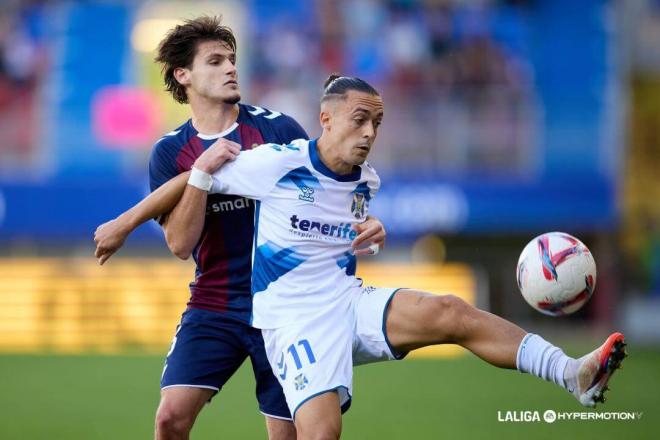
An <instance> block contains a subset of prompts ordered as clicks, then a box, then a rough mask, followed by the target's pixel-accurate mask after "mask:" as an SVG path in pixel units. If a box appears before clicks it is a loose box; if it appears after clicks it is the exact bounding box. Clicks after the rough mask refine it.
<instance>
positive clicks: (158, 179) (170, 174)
mask: <svg viewBox="0 0 660 440" xmlns="http://www.w3.org/2000/svg"><path fill="white" fill-rule="evenodd" d="M178 175H179V169H178V167H177V163H176V152H175V151H174V148H169V146H168V145H167V143H166V142H163V141H162V140H161V141H160V142H158V143H156V145H154V148H153V149H152V150H151V157H150V158H149V186H150V187H151V191H152V192H153V191H155V190H156V189H158V187H159V186H161V185H162V184H164V183H165V182H167V181H168V180H170V179H173V178H174V177H176V176H178Z"/></svg>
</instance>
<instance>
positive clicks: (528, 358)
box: [516, 333, 574, 392]
mask: <svg viewBox="0 0 660 440" xmlns="http://www.w3.org/2000/svg"><path fill="white" fill-rule="evenodd" d="M571 361H573V359H572V358H570V357H568V356H566V355H565V354H564V352H563V351H562V350H561V348H559V347H555V346H554V345H552V344H551V343H549V342H548V341H546V340H545V339H543V338H542V337H540V336H539V335H535V334H533V333H527V335H525V337H524V338H523V340H522V341H521V342H520V347H518V355H517V356H516V367H517V368H518V371H521V372H523V373H529V374H533V375H534V376H537V377H540V378H542V379H545V380H547V381H550V382H554V383H556V384H557V385H559V386H560V387H562V388H565V389H569V385H570V384H568V383H567V380H566V379H565V378H564V372H565V370H566V367H567V366H568V365H569V363H570V364H573V362H571ZM573 388H574V386H573ZM569 391H571V392H572V390H569Z"/></svg>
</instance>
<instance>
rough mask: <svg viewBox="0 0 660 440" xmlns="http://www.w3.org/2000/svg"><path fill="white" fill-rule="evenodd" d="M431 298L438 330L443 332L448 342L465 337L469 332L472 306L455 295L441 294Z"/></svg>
mask: <svg viewBox="0 0 660 440" xmlns="http://www.w3.org/2000/svg"><path fill="white" fill-rule="evenodd" d="M430 300H431V306H430V309H431V311H432V314H433V316H434V319H433V323H434V325H435V326H436V327H438V328H436V330H438V331H440V332H441V333H443V334H444V335H445V339H447V340H448V342H457V341H461V340H462V339H464V338H465V337H466V334H467V333H468V332H469V322H470V320H471V319H472V306H470V305H469V304H468V303H466V302H465V301H463V300H462V299H461V298H459V297H457V296H455V295H439V296H434V297H432V298H430Z"/></svg>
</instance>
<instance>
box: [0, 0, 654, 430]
mask: <svg viewBox="0 0 660 440" xmlns="http://www.w3.org/2000/svg"><path fill="white" fill-rule="evenodd" d="M200 13H206V14H223V16H224V18H225V22H226V23H227V24H228V25H230V26H231V27H232V28H233V29H234V31H235V32H236V34H237V36H238V43H239V48H238V60H239V72H240V82H241V90H242V94H243V102H245V103H249V104H254V105H258V106H263V107H266V108H269V109H274V110H278V111H281V112H285V113H288V114H290V115H292V116H293V117H295V118H296V119H297V120H298V121H300V122H301V124H302V125H303V126H304V127H305V128H306V129H307V131H308V132H309V133H310V135H312V136H314V135H316V134H317V133H318V128H317V122H316V114H317V113H316V111H317V102H318V97H319V94H320V92H321V89H320V87H321V84H322V82H323V80H324V79H325V77H326V76H327V75H328V74H329V73H331V72H334V71H338V72H342V73H346V74H351V75H356V76H361V77H363V78H365V79H368V80H369V81H371V82H373V83H375V84H376V85H377V87H378V88H379V89H380V90H381V91H382V93H383V96H384V99H385V102H386V107H387V109H386V118H385V123H384V125H383V127H382V130H381V133H380V136H379V139H378V141H377V143H376V149H375V150H374V152H373V153H372V158H371V162H372V164H373V165H374V166H375V167H376V168H377V169H378V170H379V172H380V173H381V176H382V178H383V187H382V192H381V194H380V195H379V197H378V200H377V201H376V203H374V205H373V213H374V214H375V215H377V216H379V217H380V218H381V219H382V220H383V222H384V223H385V224H386V226H387V228H388V246H387V250H386V252H383V253H381V255H379V256H378V257H377V258H375V259H371V260H369V261H368V262H365V263H363V264H362V267H361V268H360V269H359V271H360V272H361V273H362V275H363V276H365V277H366V278H367V280H370V281H372V282H373V283H376V284H380V285H397V284H400V285H409V286H411V287H412V286H414V287H421V288H428V289H431V290H436V291H439V292H455V293H458V294H460V295H461V296H463V297H464V298H466V299H467V300H469V301H471V302H473V303H476V304H478V305H479V306H481V307H483V308H486V309H488V310H491V311H493V312H494V313H497V314H500V315H502V316H505V317H507V318H509V319H511V320H514V321H515V322H517V323H519V324H521V325H522V326H524V327H525V328H527V329H529V330H530V331H535V332H541V333H543V334H544V335H546V337H547V338H548V339H550V340H551V341H553V342H556V343H559V344H563V345H565V346H566V347H567V351H568V353H570V354H573V355H578V354H580V353H581V352H583V351H586V350H589V349H590V347H592V346H593V345H594V344H596V343H597V342H598V341H600V340H601V339H602V338H603V337H604V336H606V334H607V333H608V332H610V331H612V330H614V329H621V330H623V331H625V332H626V334H627V336H628V339H629V343H630V348H629V352H630V353H631V357H630V358H629V359H628V361H627V363H626V369H624V370H623V372H622V373H621V374H620V375H618V376H616V377H615V379H614V380H613V387H612V388H613V389H614V392H612V394H611V396H610V401H609V402H608V404H607V405H606V406H604V407H603V408H602V409H599V411H601V410H607V411H635V412H643V413H644V416H643V418H642V420H640V421H633V422H630V421H629V422H613V421H609V422H606V421H600V422H585V421H583V422H566V421H563V422H557V423H555V424H553V425H548V424H545V423H544V422H539V423H500V422H498V421H497V411H507V410H539V411H541V412H542V411H544V410H546V409H554V410H557V411H562V410H563V411H581V408H580V407H579V406H578V405H577V403H575V402H574V401H573V400H572V399H571V398H570V397H569V396H567V395H565V393H564V392H562V391H560V390H556V389H555V388H554V387H553V386H551V385H549V384H546V383H539V381H538V380H535V379H533V378H529V377H526V376H521V375H519V374H517V373H515V372H510V371H499V370H495V369H492V368H489V367H487V366H485V365H483V364H482V363H481V362H479V361H478V360H476V359H475V358H474V357H473V356H472V355H469V354H466V353H464V352H462V351H461V350H460V349H457V348H455V347H446V348H444V349H442V350H433V349H432V350H426V351H425V352H423V353H419V354H418V355H417V356H415V357H413V358H412V359H409V360H406V361H404V362H401V363H396V364H389V365H375V366H367V367H361V368H360V369H358V370H357V371H356V379H355V402H354V405H353V408H352V409H351V411H350V412H349V413H348V415H347V416H346V417H345V429H344V433H345V438H349V439H350V438H402V437H408V438H440V437H445V438H455V437H462V438H511V437H513V438H519V437H523V436H533V437H535V438H556V436H558V435H564V436H569V437H575V438H577V437H580V438H594V437H598V438H611V437H615V436H616V437H621V436H624V435H625V436H628V437H630V438H657V432H658V429H659V428H660V422H658V411H660V398H659V397H658V392H660V319H658V318H657V317H658V315H660V173H659V172H658V171H659V170H660V1H658V0H630V1H625V2H624V1H605V0H581V1H569V0H500V1H495V0H354V1H348V0H337V1H331V0H327V1H326V0H247V1H239V0H226V1H207V2H201V1H200V2H192V1H146V2H145V1H128V0H126V1H121V0H104V1H101V0H88V1H58V0H53V1H19V0H3V1H2V3H1V4H0V133H1V135H0V389H1V390H2V391H0V438H8V439H9V438H21V439H25V438H63V439H64V438H85V439H92V438H145V437H149V436H150V435H151V430H152V428H151V427H152V419H153V414H154V412H155V408H156V405H157V402H158V378H159V374H160V370H161V368H162V357H163V356H164V353H165V352H166V350H167V345H168V343H169V340H170V338H171V337H172V335H173V330H174V327H175V325H176V323H177V322H178V319H179V315H180V314H181V312H182V311H183V309H184V305H185V302H186V300H187V296H188V291H187V282H188V281H189V279H190V278H191V277H192V275H193V265H192V263H191V262H179V261H177V260H176V259H175V258H174V257H172V256H171V255H169V254H168V252H167V249H166V246H165V245H164V241H163V238H162V234H161V233H160V229H159V227H158V226H157V225H156V224H155V223H154V222H152V223H153V224H148V225H145V226H143V227H141V228H140V229H139V230H138V231H137V232H136V233H135V234H134V235H133V236H131V237H130V238H129V240H128V243H127V245H126V247H125V248H124V249H123V250H122V251H121V252H120V254H119V255H117V256H115V257H114V258H113V259H112V260H110V261H109V263H108V264H107V265H106V266H104V267H98V266H97V265H96V262H95V260H94V258H93V243H92V235H93V232H94V229H95V228H96V226H97V225H99V224H100V223H102V222H104V221H107V220H109V219H111V218H113V217H115V216H116V215H118V214H119V213H120V212H122V211H123V210H125V209H127V208H128V207H129V206H131V205H132V204H134V203H135V202H137V201H138V200H140V199H141V198H142V197H143V196H144V195H145V194H146V193H147V191H148V185H147V161H148V155H149V151H150V148H151V145H152V143H153V142H154V141H155V140H157V139H158V138H159V137H160V136H161V135H162V134H163V133H165V132H168V131H170V130H171V129H172V128H174V127H176V126H178V125H179V124H180V121H183V120H185V119H187V118H188V112H187V108H186V107H185V106H180V105H176V104H174V103H173V102H172V100H171V99H170V97H169V95H167V94H166V93H164V92H163V90H162V89H163V87H162V84H161V80H160V77H159V70H158V68H157V66H155V65H154V64H153V62H152V59H153V49H154V48H155V46H156V44H157V43H158V41H159V40H160V39H161V37H162V36H163V34H164V32H165V31H166V30H167V29H169V28H170V27H172V26H173V25H174V24H176V23H177V22H178V21H179V20H180V19H182V18H190V17H194V16H196V15H198V14H200ZM549 230H562V231H565V232H569V233H571V234H573V235H576V236H578V237H579V238H581V239H582V240H583V241H584V242H585V243H586V244H587V245H588V246H589V247H590V248H591V250H592V252H593V253H594V255H595V257H596V262H597V264H598V271H599V274H598V285H597V289H596V294H595V296H594V298H593V299H592V300H591V302H590V303H589V304H588V305H587V306H586V307H585V308H584V309H583V310H582V311H580V312H579V313H578V314H576V315H575V316H571V317H567V318H561V319H553V318H547V317H544V316H541V315H540V314H538V313H536V312H534V311H533V310H532V309H531V308H530V307H529V306H527V305H526V304H525V303H524V301H523V300H522V298H521V296H520V295H519V293H518V290H517V287H516V284H515V265H516V262H517V257H518V254H519V252H520V250H522V248H523V247H524V245H525V244H526V243H527V242H528V241H529V240H530V239H531V238H532V237H534V236H535V235H537V234H539V233H542V232H547V231H549ZM250 374H251V373H249V371H248V370H246V369H242V370H241V371H240V373H239V375H238V376H237V377H236V378H235V379H234V380H232V381H231V382H230V384H229V386H228V387H227V390H226V391H225V392H223V394H221V397H220V398H218V399H216V401H214V403H213V405H211V406H210V408H209V409H207V410H205V411H204V412H203V413H202V416H201V420H200V422H199V424H198V425H197V426H196V427H195V429H194V430H193V436H196V437H197V438H217V437H225V438H264V437H265V430H264V428H263V422H262V420H261V416H260V415H259V413H258V412H257V408H256V405H255V402H254V398H253V391H252V387H253V383H252V382H251V381H252V378H251V377H250Z"/></svg>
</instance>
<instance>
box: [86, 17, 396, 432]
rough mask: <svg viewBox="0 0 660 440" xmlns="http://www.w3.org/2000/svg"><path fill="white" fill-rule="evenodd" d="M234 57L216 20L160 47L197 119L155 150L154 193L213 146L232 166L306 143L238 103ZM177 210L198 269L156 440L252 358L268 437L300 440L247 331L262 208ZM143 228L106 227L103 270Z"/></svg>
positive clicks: (178, 427)
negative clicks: (251, 153) (261, 148)
mask: <svg viewBox="0 0 660 440" xmlns="http://www.w3.org/2000/svg"><path fill="white" fill-rule="evenodd" d="M235 51H236V41H235V38H234V35H233V34H232V32H231V30H230V29H229V28H227V27H225V26H221V25H220V20H219V19H218V18H215V17H200V18H197V19H194V20H188V21H186V22H185V23H184V24H183V25H179V26H176V27H175V28H174V29H172V30H171V31H170V32H169V33H168V34H167V36H166V37H165V39H164V40H163V41H162V42H161V44H160V46H159V49H158V56H157V58H156V61H158V62H160V63H161V64H162V65H163V75H164V80H165V84H166V88H167V90H168V91H169V92H171V93H172V95H173V97H174V99H175V100H176V101H178V102H180V103H189V104H190V108H191V111H192V114H193V117H192V119H190V120H188V121H187V122H186V123H184V124H183V125H181V126H180V127H178V128H177V129H176V130H174V131H172V132H170V133H168V134H166V135H165V136H164V137H163V138H161V139H160V140H159V141H158V142H157V143H156V145H155V146H154V148H153V151H152V156H151V160H150V163H149V176H150V184H151V189H152V191H157V188H159V187H160V186H161V185H162V184H164V183H165V182H167V181H168V180H170V179H172V178H175V177H176V176H177V175H179V174H181V173H183V172H186V171H189V170H190V168H191V166H192V165H193V163H194V162H195V159H196V158H197V157H198V156H199V155H200V154H201V153H202V152H203V151H205V150H206V149H207V148H209V147H210V146H211V145H214V146H215V147H216V149H217V148H220V149H222V150H223V153H224V154H225V155H226V158H227V159H229V160H232V159H233V158H235V157H236V155H237V154H238V153H239V151H240V150H241V149H250V148H252V146H254V145H259V144H263V143H266V142H275V143H284V144H286V143H289V142H291V141H292V140H294V139H298V138H305V139H307V138H308V136H307V134H306V133H305V131H304V130H303V129H302V128H301V127H300V125H299V124H298V123H297V122H296V121H295V120H293V119H292V118H290V117H288V116H286V115H283V114H281V113H279V112H274V111H269V110H266V109H263V108H260V107H255V106H248V105H242V104H238V102H239V100H240V91H239V87H238V82H237V71H236V66H235V62H236V58H235V57H236V54H235ZM254 178H255V179H258V178H259V176H254ZM177 201H178V204H176V203H177ZM175 204H176V207H175V208H174V209H173V210H172V211H171V212H170V213H169V214H168V215H164V216H162V217H161V218H159V219H158V220H159V222H160V223H161V225H162V226H163V229H164V231H165V236H166V240H167V243H168V246H169V248H170V249H171V251H172V252H173V253H174V254H175V255H177V256H178V257H180V258H183V259H187V258H188V257H189V256H191V255H192V256H193V258H194V260H195V262H196V263H197V268H196V276H195V280H194V281H193V282H192V283H191V284H190V291H191V296H190V300H189V302H188V307H187V309H186V311H185V313H184V314H183V317H182V320H181V324H180V325H179V326H178V328H177V331H176V335H175V337H174V339H173V342H172V346H171V348H170V351H169V353H168V356H167V360H166V364H165V367H164V370H163V375H162V379H161V401H160V404H159V407H158V411H157V414H156V437H157V438H163V439H164V438H188V435H189V432H190V430H191V429H192V426H193V424H194V422H195V419H196V417H197V415H198V414H199V412H200V410H201V409H202V407H203V406H204V404H205V403H206V402H208V401H209V400H210V399H211V398H212V397H213V396H214V395H215V394H216V393H217V392H218V391H219V390H220V389H221V388H222V386H223V385H224V383H225V382H226V381H227V380H228V379H229V377H231V375H232V374H233V373H234V372H235V371H236V370H237V369H238V367H239V366H240V365H241V364H242V363H243V361H244V360H245V358H246V357H248V356H249V357H250V359H251V361H252V366H253V370H254V374H255V379H256V382H257V389H256V392H257V399H258V401H259V408H260V410H261V412H262V413H263V414H264V415H266V416H267V417H266V420H267V429H268V435H269V437H270V438H271V439H274V438H278V439H280V438H295V428H294V426H293V424H292V423H291V422H290V418H291V416H290V414H289V410H288V408H287V405H286V401H285V398H284V395H283V393H282V389H281V387H280V385H279V383H278V381H277V380H276V378H275V377H274V376H273V373H272V371H271V368H270V366H269V364H268V360H267V358H266V354H265V351H264V343H263V339H262V336H261V332H260V331H259V330H256V329H254V328H252V327H250V325H249V319H250V314H251V307H252V303H251V295H250V280H251V254H252V236H253V233H254V202H253V201H252V200H248V199H245V198H242V197H236V196H226V195H208V196H207V195H206V193H203V194H201V193H200V192H199V191H184V192H183V194H182V195H181V200H180V201H179V200H178V198H177V199H176V200H175V199H172V200H171V201H170V203H169V205H170V206H171V207H174V205H175ZM140 223H141V221H138V220H137V219H131V218H130V214H129V213H126V214H124V215H122V216H120V217H119V218H118V219H116V220H113V221H112V222H108V223H106V224H105V225H103V226H101V227H100V228H99V230H97V234H96V236H95V241H96V242H97V245H98V246H99V247H98V248H97V257H99V262H100V263H101V264H103V262H105V260H107V258H109V257H110V255H111V254H112V253H113V252H114V251H116V250H117V249H118V248H119V247H120V246H121V243H123V241H124V239H125V238H126V236H127V235H128V233H130V231H131V230H132V229H134V227H137V225H139V224H140ZM362 232H363V234H362V237H363V238H364V239H365V240H366V239H370V240H372V241H376V242H378V241H382V240H383V239H384V231H383V230H382V225H381V224H380V223H379V222H378V221H377V220H372V221H371V224H370V225H369V226H365V227H364V229H363V230H362ZM110 237H112V239H110ZM118 237H119V238H118Z"/></svg>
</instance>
